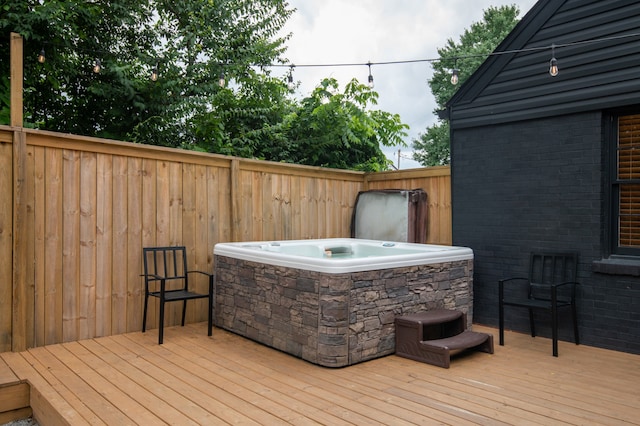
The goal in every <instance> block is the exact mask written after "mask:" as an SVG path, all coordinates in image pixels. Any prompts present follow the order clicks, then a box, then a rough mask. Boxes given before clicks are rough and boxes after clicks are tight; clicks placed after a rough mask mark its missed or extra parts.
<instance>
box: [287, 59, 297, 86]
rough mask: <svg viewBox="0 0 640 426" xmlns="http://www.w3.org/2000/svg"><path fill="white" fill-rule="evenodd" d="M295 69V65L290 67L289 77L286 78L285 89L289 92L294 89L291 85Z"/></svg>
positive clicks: (292, 84)
mask: <svg viewBox="0 0 640 426" xmlns="http://www.w3.org/2000/svg"><path fill="white" fill-rule="evenodd" d="M294 67H295V65H291V67H290V68H289V75H288V76H287V87H288V88H289V90H293V89H295V87H296V86H295V84H294V83H293V68H294Z"/></svg>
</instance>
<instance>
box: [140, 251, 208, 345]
mask: <svg viewBox="0 0 640 426" xmlns="http://www.w3.org/2000/svg"><path fill="white" fill-rule="evenodd" d="M142 252H143V263H144V275H143V276H144V314H143V315H144V317H143V319H142V332H143V333H144V332H145V330H146V328H147V306H148V303H149V296H152V297H157V298H158V299H160V318H159V324H158V344H162V341H163V336H164V312H165V309H164V305H165V303H167V302H177V301H182V302H183V305H182V326H184V321H185V315H186V311H187V300H192V299H204V298H208V299H209V305H208V327H209V329H208V330H209V331H208V335H209V336H211V334H212V329H213V274H210V273H208V272H202V271H189V270H187V250H186V248H185V247H184V246H176V247H145V248H143V249H142ZM196 273H197V274H202V275H205V276H207V277H208V280H209V289H208V290H209V291H208V293H198V292H195V291H192V290H191V289H190V287H189V274H196Z"/></svg>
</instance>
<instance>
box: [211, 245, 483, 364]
mask: <svg viewBox="0 0 640 426" xmlns="http://www.w3.org/2000/svg"><path fill="white" fill-rule="evenodd" d="M214 256H215V269H216V298H215V318H216V325H217V326H219V327H222V328H225V329H227V330H230V331H232V332H234V333H237V334H240V335H242V336H245V337H248V338H250V339H253V340H256V341H258V342H261V343H264V344H266V345H269V346H271V347H274V348H277V349H280V350H282V351H285V352H287V353H290V354H292V355H295V356H297V357H300V358H303V359H305V360H307V361H310V362H313V363H316V364H319V365H323V366H327V367H343V366H346V365H351V364H355V363H358V362H362V361H366V360H369V359H373V358H377V357H380V356H384V355H388V354H391V353H393V352H394V350H395V348H394V338H395V333H394V318H395V316H397V315H405V314H411V313H417V312H423V311H426V310H429V309H439V308H446V309H458V310H461V311H462V312H464V313H466V314H467V321H468V323H469V324H468V325H470V324H471V322H472V309H473V294H472V292H473V285H472V277H473V252H472V251H471V249H469V248H466V247H452V246H439V245H429V244H412V243H403V242H391V241H374V240H360V239H349V238H341V239H323V240H293V241H266V242H242V243H220V244H216V246H215V247H214Z"/></svg>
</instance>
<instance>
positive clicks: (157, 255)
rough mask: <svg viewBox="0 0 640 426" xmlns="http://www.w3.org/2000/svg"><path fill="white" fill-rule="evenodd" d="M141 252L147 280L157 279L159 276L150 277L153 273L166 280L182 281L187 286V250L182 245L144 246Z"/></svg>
mask: <svg viewBox="0 0 640 426" xmlns="http://www.w3.org/2000/svg"><path fill="white" fill-rule="evenodd" d="M142 252H143V255H144V274H145V276H146V280H147V281H159V278H155V279H154V278H152V276H153V275H155V276H158V277H162V278H164V279H165V280H166V281H172V280H181V281H184V287H185V289H186V288H187V286H188V284H187V250H186V248H185V247H184V246H172V247H145V248H143V249H142Z"/></svg>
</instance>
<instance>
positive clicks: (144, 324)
mask: <svg viewBox="0 0 640 426" xmlns="http://www.w3.org/2000/svg"><path fill="white" fill-rule="evenodd" d="M148 304H149V295H148V294H145V295H144V311H143V313H142V332H143V333H144V332H145V330H146V329H147V305H148Z"/></svg>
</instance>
